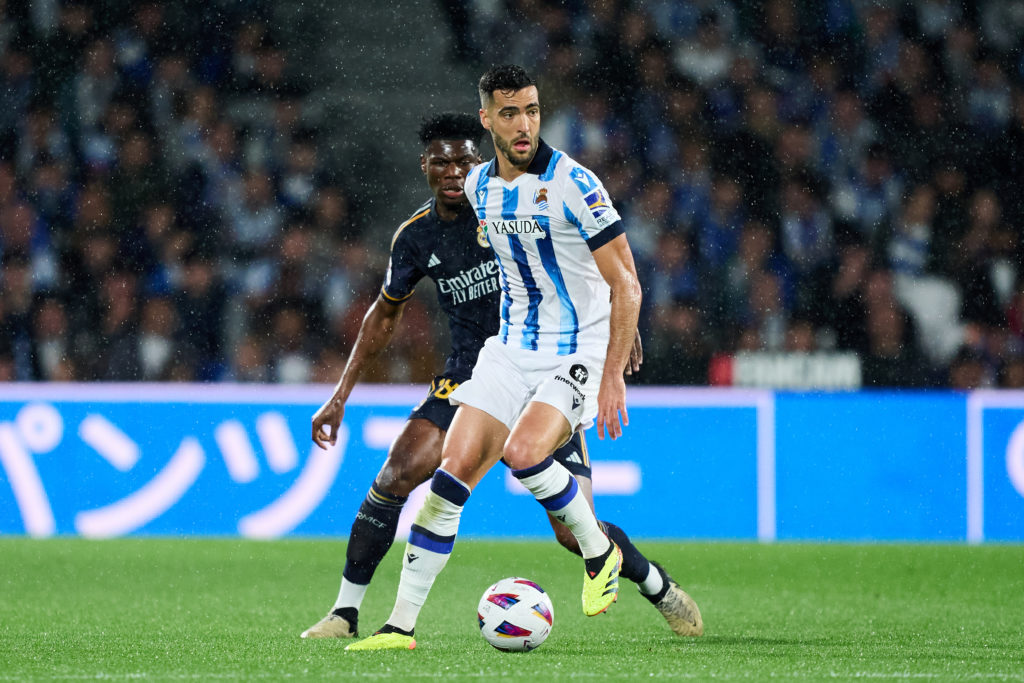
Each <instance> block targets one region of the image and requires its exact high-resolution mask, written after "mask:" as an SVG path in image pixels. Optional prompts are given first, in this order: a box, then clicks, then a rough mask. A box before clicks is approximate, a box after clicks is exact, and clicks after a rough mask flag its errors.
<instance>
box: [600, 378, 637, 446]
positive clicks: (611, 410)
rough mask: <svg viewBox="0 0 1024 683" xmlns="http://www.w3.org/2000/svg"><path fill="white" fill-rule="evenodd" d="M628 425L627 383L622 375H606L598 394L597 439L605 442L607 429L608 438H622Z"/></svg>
mask: <svg viewBox="0 0 1024 683" xmlns="http://www.w3.org/2000/svg"><path fill="white" fill-rule="evenodd" d="M620 415H621V422H620ZM628 424H629V414H628V413H627V412H626V381H625V380H624V379H623V378H622V375H617V376H609V375H608V374H605V376H604V377H602V378H601V388H600V389H599V390H598V392H597V438H599V439H602V440H603V439H604V432H605V429H607V430H608V436H610V437H612V440H615V439H617V438H619V437H620V436H622V427H623V425H628Z"/></svg>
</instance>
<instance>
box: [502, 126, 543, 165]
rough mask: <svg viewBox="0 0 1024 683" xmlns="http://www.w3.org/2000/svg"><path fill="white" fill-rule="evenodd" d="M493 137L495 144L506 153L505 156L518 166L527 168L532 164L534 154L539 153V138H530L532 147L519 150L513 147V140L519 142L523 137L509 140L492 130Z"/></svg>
mask: <svg viewBox="0 0 1024 683" xmlns="http://www.w3.org/2000/svg"><path fill="white" fill-rule="evenodd" d="M491 137H492V138H493V140H494V146H495V147H497V148H498V150H499V151H500V152H501V153H502V154H504V155H505V158H506V159H508V160H509V161H510V162H512V165H513V166H515V167H516V168H525V167H526V166H529V165H530V162H531V161H532V160H533V155H534V154H536V153H537V138H536V137H533V138H529V141H530V148H529V149H528V150H526V151H525V152H517V151H516V150H514V149H513V148H512V143H513V142H519V141H520V140H522V139H523V138H521V137H520V138H516V139H515V140H512V141H509V140H506V139H505V138H503V137H501V136H499V135H498V134H497V133H494V132H493V131H492V133H491Z"/></svg>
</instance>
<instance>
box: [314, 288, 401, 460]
mask: <svg viewBox="0 0 1024 683" xmlns="http://www.w3.org/2000/svg"><path fill="white" fill-rule="evenodd" d="M404 308H405V302H404V301H403V302H401V303H397V304H395V303H391V302H390V301H388V300H387V299H385V298H384V297H383V296H378V297H377V300H376V301H374V302H373V305H372V306H370V308H369V309H368V310H367V311H366V315H365V316H363V323H362V325H360V327H359V335H358V336H357V337H356V343H355V344H354V345H353V346H352V352H351V353H350V354H349V357H348V362H346V363H345V369H344V370H343V371H342V373H341V379H339V380H338V384H337V385H335V387H334V393H333V394H332V395H331V398H329V399H328V400H327V402H326V403H324V404H323V405H322V406H320V409H319V410H317V411H316V413H315V414H314V415H313V443H315V444H316V445H317V446H319V447H320V448H323V449H326V448H327V445H328V444H330V445H331V446H333V445H334V444H335V443H336V442H337V440H338V427H339V426H340V425H341V420H342V418H343V417H344V416H345V402H346V401H348V397H349V394H351V393H352V388H353V387H354V386H355V385H356V382H358V381H359V377H360V375H362V372H363V369H364V368H365V367H366V365H367V364H368V363H369V362H370V361H372V360H373V359H374V358H376V357H377V354H379V353H380V352H381V351H383V350H384V349H385V348H387V345H388V344H389V343H390V342H391V337H392V336H394V333H395V328H396V327H397V326H398V322H399V320H401V318H402V310H403V309H404Z"/></svg>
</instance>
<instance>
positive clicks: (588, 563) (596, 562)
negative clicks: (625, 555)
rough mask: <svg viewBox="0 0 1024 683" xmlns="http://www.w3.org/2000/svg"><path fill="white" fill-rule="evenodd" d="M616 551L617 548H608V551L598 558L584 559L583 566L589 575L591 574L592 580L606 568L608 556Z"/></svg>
mask: <svg viewBox="0 0 1024 683" xmlns="http://www.w3.org/2000/svg"><path fill="white" fill-rule="evenodd" d="M613 550H615V546H613V545H611V546H608V550H606V551H604V552H603V553H601V554H600V555H598V556H597V557H591V558H590V559H586V558H584V560H583V564H584V566H585V567H586V569H587V573H588V574H590V576H591V578H593V577H595V576H597V573H598V572H599V571H601V568H602V567H604V563H605V562H606V561H607V560H608V556H609V555H611V554H612V551H613Z"/></svg>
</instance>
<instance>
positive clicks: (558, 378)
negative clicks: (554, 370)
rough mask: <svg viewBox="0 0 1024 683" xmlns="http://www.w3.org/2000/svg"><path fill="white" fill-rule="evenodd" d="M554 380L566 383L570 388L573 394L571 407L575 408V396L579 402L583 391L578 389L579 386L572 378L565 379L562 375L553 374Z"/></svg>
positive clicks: (581, 400)
mask: <svg viewBox="0 0 1024 683" xmlns="http://www.w3.org/2000/svg"><path fill="white" fill-rule="evenodd" d="M579 367H583V366H582V365H581V366H579ZM555 381H556V382H561V383H562V384H568V385H569V388H571V389H572V393H573V394H575V395H574V396H573V406H572V407H573V409H575V408H576V407H577V404H576V399H577V398H578V399H579V400H580V402H581V403H582V402H583V398H584V397H583V392H582V391H580V389H579V387H577V386H576V384H575V383H574V382H573V381H572V380H569V379H566V378H565V377H562V376H561V375H555Z"/></svg>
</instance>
